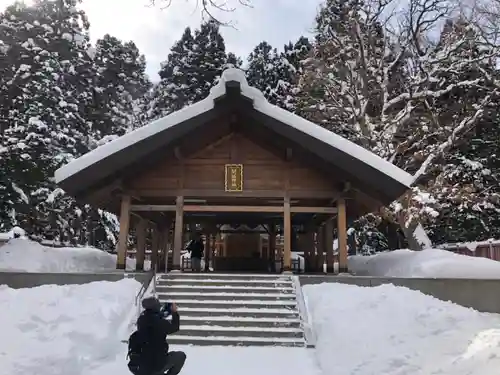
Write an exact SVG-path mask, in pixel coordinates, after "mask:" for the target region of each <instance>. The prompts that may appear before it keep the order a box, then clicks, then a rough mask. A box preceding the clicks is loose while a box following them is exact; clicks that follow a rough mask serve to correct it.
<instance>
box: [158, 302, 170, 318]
mask: <svg viewBox="0 0 500 375" xmlns="http://www.w3.org/2000/svg"><path fill="white" fill-rule="evenodd" d="M160 312H161V313H162V314H163V316H169V315H172V302H167V303H165V304H164V305H163V306H162V307H161V310H160Z"/></svg>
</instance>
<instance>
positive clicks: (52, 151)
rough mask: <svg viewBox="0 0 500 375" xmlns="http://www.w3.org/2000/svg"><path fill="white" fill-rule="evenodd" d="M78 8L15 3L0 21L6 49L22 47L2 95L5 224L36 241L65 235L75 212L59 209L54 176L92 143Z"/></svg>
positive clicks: (83, 23)
mask: <svg viewBox="0 0 500 375" xmlns="http://www.w3.org/2000/svg"><path fill="white" fill-rule="evenodd" d="M76 5H77V2H76V1H72V0H66V1H59V2H51V1H40V2H37V3H36V5H35V6H33V7H27V6H25V5H23V4H16V5H14V6H12V7H9V8H8V9H7V10H6V11H5V13H4V14H2V16H1V19H0V24H1V25H2V31H3V33H2V34H3V35H4V43H6V44H7V45H8V46H15V45H16V44H17V48H16V47H14V48H10V49H9V51H8V52H7V54H8V55H10V56H9V58H8V61H10V62H11V64H12V65H11V69H12V70H13V71H14V72H15V74H14V75H13V77H12V79H11V80H10V82H9V83H8V87H7V88H6V89H7V90H6V91H7V95H6V96H4V95H2V97H4V98H5V97H7V98H9V99H10V100H11V106H10V110H9V112H8V113H7V119H8V127H7V128H6V129H5V130H4V133H3V137H2V147H1V151H2V154H1V160H0V170H1V172H2V173H1V174H2V178H3V179H4V180H3V181H2V183H1V189H0V201H1V202H2V207H1V211H0V220H1V222H2V226H3V227H10V226H12V225H20V226H21V227H23V228H24V229H26V230H27V232H28V233H29V234H30V235H31V236H33V237H35V238H43V237H50V236H56V235H59V233H60V232H61V231H63V230H64V228H63V226H64V223H63V222H65V221H66V217H67V216H68V215H69V214H71V213H70V212H68V207H65V206H64V204H62V205H59V204H58V202H57V199H58V198H59V197H60V196H61V195H62V194H60V189H58V188H57V187H56V186H55V184H54V182H53V175H54V171H55V170H56V169H57V168H59V167H60V166H61V165H63V164H64V163H66V162H67V161H68V160H70V159H71V158H72V157H74V156H79V155H81V154H83V153H85V152H86V151H87V150H88V144H89V143H90V139H89V138H90V137H91V135H90V133H89V124H88V122H87V121H86V119H85V118H84V117H82V115H83V114H84V111H83V108H85V105H86V104H87V102H88V100H89V99H90V97H91V94H90V85H91V77H92V71H90V72H89V67H91V66H92V64H91V60H90V57H89V56H88V54H87V50H88V48H89V40H88V34H87V30H88V22H87V19H86V16H85V14H84V13H83V12H81V11H79V10H78V9H77V8H76ZM19 48H20V49H19ZM16 52H20V55H19V56H20V58H17V59H16V56H15V55H13V54H14V53H16ZM85 88H86V89H87V90H84V89H85ZM82 103H83V106H82ZM2 115H3V116H4V115H5V113H3V114H2Z"/></svg>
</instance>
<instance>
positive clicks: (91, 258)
mask: <svg viewBox="0 0 500 375" xmlns="http://www.w3.org/2000/svg"><path fill="white" fill-rule="evenodd" d="M150 264H151V262H149V261H146V262H144V266H145V268H146V269H149V267H150ZM127 269H128V270H134V269H135V259H130V258H127ZM0 271H23V272H105V271H116V255H113V254H109V253H107V252H105V251H102V250H98V249H95V248H88V247H60V248H57V247H48V246H43V245H40V244H39V243H38V242H34V241H31V240H28V239H25V238H14V239H11V240H10V241H9V242H7V243H6V244H5V245H3V246H2V247H0Z"/></svg>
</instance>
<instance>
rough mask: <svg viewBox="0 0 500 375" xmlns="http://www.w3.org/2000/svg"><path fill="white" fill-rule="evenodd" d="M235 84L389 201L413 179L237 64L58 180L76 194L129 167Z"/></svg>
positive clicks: (284, 130)
mask: <svg viewBox="0 0 500 375" xmlns="http://www.w3.org/2000/svg"><path fill="white" fill-rule="evenodd" d="M231 87H233V88H234V87H239V92H238V95H241V96H242V97H244V98H246V99H247V101H248V102H249V103H250V104H251V106H252V111H253V112H254V115H255V116H257V117H258V118H260V119H267V120H266V126H269V127H273V131H274V132H275V133H278V134H281V135H283V136H284V137H287V138H290V139H292V140H293V141H295V142H297V143H298V144H301V145H308V149H310V151H311V152H313V153H315V154H317V155H318V156H320V157H322V158H323V159H325V160H327V161H328V162H329V163H331V164H332V165H335V167H336V168H338V169H340V170H343V171H345V173H346V174H347V175H352V176H353V177H354V176H355V177H356V179H358V180H359V179H362V180H364V182H365V183H366V184H368V185H372V186H373V188H374V190H377V191H378V192H381V193H382V194H384V196H385V199H384V200H385V201H387V202H390V201H391V200H394V199H396V198H398V197H399V196H400V195H401V194H403V193H404V192H405V191H406V190H407V189H408V188H409V187H410V185H411V184H412V182H413V177H412V176H411V175H410V174H408V173H407V172H405V171H403V170H402V169H400V168H398V167H396V166H395V165H393V164H392V163H390V162H388V161H386V160H384V159H382V158H380V157H379V156H377V155H375V154H373V153H371V152H370V151H368V150H366V149H364V148H362V147H360V146H358V145H356V144H354V143H352V142H350V141H348V140H347V139H345V138H343V137H341V136H339V135H337V134H335V133H333V132H331V131H329V130H327V129H325V128H323V127H321V126H319V125H316V124H314V123H312V122H310V121H308V120H306V119H304V118H302V117H300V116H297V115H295V114H293V113H290V112H288V111H286V110H283V109H281V108H279V107H277V106H274V105H272V104H270V103H269V102H268V101H267V100H266V99H265V97H264V95H263V94H262V92H261V91H259V90H258V89H256V88H254V87H251V86H249V85H248V83H247V80H246V78H245V74H244V72H243V71H241V70H240V69H234V68H232V69H227V70H225V71H224V72H223V74H222V77H221V79H220V81H219V83H218V84H217V85H216V86H215V87H213V88H212V89H211V90H210V94H209V96H208V97H207V98H205V99H203V100H202V101H200V102H197V103H195V104H193V105H191V106H189V107H186V108H184V109H182V110H180V111H177V112H174V113H172V114H170V115H168V116H166V117H164V118H161V119H159V120H156V121H154V122H152V123H150V124H148V125H146V126H143V127H141V128H139V129H136V130H134V131H132V132H130V133H127V134H125V135H123V136H121V137H120V138H117V139H115V140H113V141H112V142H109V143H107V144H104V145H102V146H100V147H98V148H96V149H95V150H92V151H90V152H88V153H87V154H85V155H83V156H82V157H80V158H78V159H75V160H73V161H71V162H70V163H68V164H66V165H64V166H63V167H61V168H59V169H58V170H57V171H56V172H55V180H56V183H58V184H59V185H60V186H61V187H62V188H63V189H65V190H66V191H67V192H68V193H69V194H73V195H76V194H78V193H79V192H82V191H85V190H86V189H87V188H89V187H91V186H94V185H95V184H96V183H98V182H99V181H101V180H104V179H105V178H107V177H109V175H110V174H112V173H116V171H118V170H123V169H126V168H127V166H128V165H130V164H131V163H132V162H133V161H137V160H138V159H140V158H144V157H147V156H148V154H151V153H152V152H154V151H157V150H158V149H160V148H164V147H166V146H168V145H169V144H171V142H172V141H174V140H175V139H178V138H179V137H181V136H185V135H186V133H187V132H189V131H190V130H192V129H194V127H196V126H198V125H199V124H200V123H207V122H208V121H209V119H210V115H211V114H213V115H214V116H215V111H214V109H215V108H216V104H217V102H220V101H221V99H223V98H224V97H226V96H228V95H231V94H232V91H230V90H228V89H229V88H231ZM212 118H213V117H212ZM188 124H191V125H192V124H195V125H192V126H188ZM131 155H132V156H133V160H132V157H131Z"/></svg>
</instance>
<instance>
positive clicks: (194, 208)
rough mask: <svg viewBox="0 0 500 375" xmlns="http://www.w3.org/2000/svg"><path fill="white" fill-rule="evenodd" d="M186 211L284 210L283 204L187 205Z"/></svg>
mask: <svg viewBox="0 0 500 375" xmlns="http://www.w3.org/2000/svg"><path fill="white" fill-rule="evenodd" d="M184 211H185V212H267V213H269V212H283V207H282V206H214V205H186V206H184Z"/></svg>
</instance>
